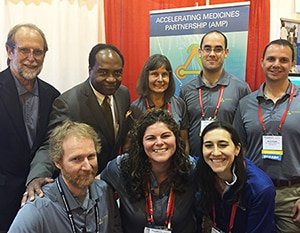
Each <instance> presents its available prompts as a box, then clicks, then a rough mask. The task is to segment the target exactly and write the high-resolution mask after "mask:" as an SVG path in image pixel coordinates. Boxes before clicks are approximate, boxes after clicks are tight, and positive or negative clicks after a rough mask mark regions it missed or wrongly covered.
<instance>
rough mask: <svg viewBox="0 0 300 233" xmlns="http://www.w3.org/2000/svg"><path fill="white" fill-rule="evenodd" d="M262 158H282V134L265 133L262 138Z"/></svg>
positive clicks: (278, 159) (279, 159)
mask: <svg viewBox="0 0 300 233" xmlns="http://www.w3.org/2000/svg"><path fill="white" fill-rule="evenodd" d="M262 141H263V148H262V151H261V154H262V159H271V160H277V161H281V160H282V155H283V150H282V136H274V135H264V136H263V138H262Z"/></svg>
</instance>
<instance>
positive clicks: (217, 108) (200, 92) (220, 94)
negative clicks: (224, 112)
mask: <svg viewBox="0 0 300 233" xmlns="http://www.w3.org/2000/svg"><path fill="white" fill-rule="evenodd" d="M223 92H224V86H223V85H222V86H221V88H220V93H219V97H218V101H217V104H216V109H215V112H214V119H215V118H216V116H217V114H218V111H219V108H220V105H221V100H222V96H223ZM199 102H200V107H201V111H202V113H201V115H202V118H204V115H205V111H204V104H203V97H202V88H200V89H199Z"/></svg>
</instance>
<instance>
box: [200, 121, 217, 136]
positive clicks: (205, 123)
mask: <svg viewBox="0 0 300 233" xmlns="http://www.w3.org/2000/svg"><path fill="white" fill-rule="evenodd" d="M212 122H214V120H210V119H208V120H201V128H200V134H199V136H201V135H202V132H203V130H204V128H205V127H206V126H207V125H209V124H210V123H212Z"/></svg>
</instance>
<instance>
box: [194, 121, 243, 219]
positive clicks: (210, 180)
mask: <svg viewBox="0 0 300 233" xmlns="http://www.w3.org/2000/svg"><path fill="white" fill-rule="evenodd" d="M214 129H224V130H226V131H227V132H228V133H229V134H230V136H231V140H232V142H233V144H234V145H235V146H239V145H241V140H240V138H239V135H238V133H237V131H236V130H235V129H234V128H233V127H232V125H231V124H229V123H226V122H222V121H215V122H212V123H210V124H209V125H208V126H206V127H205V128H204V130H203V132H202V135H201V155H200V156H199V160H198V163H197V168H196V176H195V178H196V182H197V184H198V188H199V192H200V196H201V198H200V203H199V207H200V208H201V209H202V211H203V212H204V213H209V212H210V211H211V209H212V205H213V203H214V199H215V198H217V195H218V192H217V190H216V189H215V179H216V174H215V173H214V172H213V170H212V169H211V168H210V166H208V165H207V163H206V162H205V161H204V159H203V155H202V147H203V137H204V136H205V135H206V134H207V133H208V132H210V131H212V130H214ZM233 166H235V174H236V176H237V181H236V183H235V192H234V195H233V197H232V203H234V202H236V201H239V200H240V197H241V194H242V191H243V188H244V186H245V183H246V181H247V172H246V168H245V165H244V150H243V149H241V150H240V152H239V154H238V155H237V156H235V158H234V161H233V164H232V167H233Z"/></svg>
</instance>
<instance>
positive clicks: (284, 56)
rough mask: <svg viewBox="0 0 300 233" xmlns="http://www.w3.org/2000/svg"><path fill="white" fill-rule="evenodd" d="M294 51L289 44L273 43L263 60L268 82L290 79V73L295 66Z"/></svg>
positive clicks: (262, 64) (262, 63)
mask: <svg viewBox="0 0 300 233" xmlns="http://www.w3.org/2000/svg"><path fill="white" fill-rule="evenodd" d="M292 58H293V56H292V51H291V48H290V47H289V46H283V45H278V44H271V45H270V46H269V47H268V48H267V50H266V53H265V55H264V58H263V59H262V60H261V66H262V69H263V72H264V74H265V77H266V81H267V82H277V81H279V82H282V81H287V80H288V74H289V72H290V70H291V68H292V67H293V66H294V61H292Z"/></svg>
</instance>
